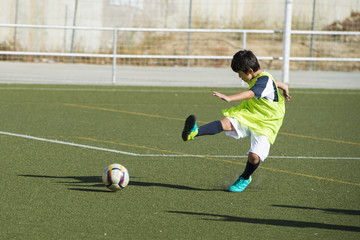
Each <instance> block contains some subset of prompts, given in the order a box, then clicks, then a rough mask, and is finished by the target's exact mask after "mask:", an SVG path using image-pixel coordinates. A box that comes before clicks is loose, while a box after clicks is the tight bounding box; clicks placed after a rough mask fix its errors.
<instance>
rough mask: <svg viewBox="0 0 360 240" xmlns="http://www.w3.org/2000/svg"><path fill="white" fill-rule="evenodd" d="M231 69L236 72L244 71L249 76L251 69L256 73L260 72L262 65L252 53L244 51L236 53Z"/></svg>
mask: <svg viewBox="0 0 360 240" xmlns="http://www.w3.org/2000/svg"><path fill="white" fill-rule="evenodd" d="M231 68H232V70H233V71H234V72H239V71H242V72H244V73H246V74H247V73H249V70H250V68H251V69H252V70H253V71H254V72H256V71H257V70H259V69H260V64H259V62H258V60H257V58H256V56H255V54H254V53H253V52H252V51H249V50H245V49H244V50H241V51H238V52H237V53H235V55H234V57H233V59H232V61H231Z"/></svg>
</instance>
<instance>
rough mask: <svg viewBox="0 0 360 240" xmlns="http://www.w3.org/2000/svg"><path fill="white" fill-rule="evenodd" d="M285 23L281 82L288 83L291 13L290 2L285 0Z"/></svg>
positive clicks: (290, 0)
mask: <svg viewBox="0 0 360 240" xmlns="http://www.w3.org/2000/svg"><path fill="white" fill-rule="evenodd" d="M285 1H286V5H285V21H284V33H283V34H284V35H283V62H282V82H284V83H287V82H289V68H290V44H291V12H292V6H291V4H292V1H293V0H285Z"/></svg>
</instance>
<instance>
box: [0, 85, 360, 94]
mask: <svg viewBox="0 0 360 240" xmlns="http://www.w3.org/2000/svg"><path fill="white" fill-rule="evenodd" d="M207 88H215V87H207ZM239 88H240V86H239ZM0 90H13V91H16V90H17V91H19V90H31V91H65V92H76V91H78V92H163V93H167V92H168V93H179V92H185V93H208V92H211V91H210V90H206V89H188V90H180V89H119V88H115V89H114V88H109V89H106V88H50V87H49V88H41V87H29V88H26V87H0ZM234 91H235V88H234V90H225V91H222V92H234ZM292 94H337V95H359V94H360V93H359V91H353V92H352V91H351V90H350V91H296V90H293V91H292Z"/></svg>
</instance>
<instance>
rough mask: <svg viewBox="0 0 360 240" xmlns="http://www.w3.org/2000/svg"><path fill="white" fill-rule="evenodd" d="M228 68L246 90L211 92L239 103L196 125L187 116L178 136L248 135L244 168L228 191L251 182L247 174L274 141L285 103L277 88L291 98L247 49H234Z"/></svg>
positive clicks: (284, 87) (193, 117)
mask: <svg viewBox="0 0 360 240" xmlns="http://www.w3.org/2000/svg"><path fill="white" fill-rule="evenodd" d="M231 68H232V70H233V71H234V72H236V73H238V74H239V77H240V78H241V79H242V80H243V81H244V82H246V83H248V84H249V90H247V91H244V92H241V93H238V94H235V95H231V96H227V95H224V94H222V93H219V92H215V91H214V92H213V96H216V97H218V98H220V99H222V100H224V101H226V102H232V101H242V102H241V104H240V105H239V106H238V107H232V108H229V109H224V110H223V111H222V113H223V115H224V116H225V118H224V119H222V120H220V121H214V122H211V123H208V124H205V125H203V126H200V127H198V126H197V124H196V118H195V116H194V115H190V116H189V117H188V118H187V119H186V121H185V126H184V130H183V132H182V138H183V140H184V141H189V140H193V139H194V138H195V137H199V136H203V135H213V134H217V133H220V132H222V131H225V133H226V135H227V136H231V137H234V138H235V139H239V138H245V137H248V136H250V137H251V147H250V149H249V151H248V152H247V155H248V161H247V164H246V167H245V170H244V172H243V173H242V174H241V175H240V177H239V178H238V179H237V180H236V181H235V182H234V184H233V185H232V186H231V187H230V188H229V191H230V192H242V191H244V189H245V188H246V187H247V186H248V185H249V183H250V182H251V174H252V173H253V172H254V171H255V170H256V169H257V167H258V166H259V164H260V161H264V160H265V158H266V157H267V156H268V154H269V150H270V144H273V143H274V141H275V138H276V135H277V133H278V131H279V129H280V127H281V124H282V121H283V118H284V114H285V103H284V98H283V97H282V96H281V95H280V94H279V90H278V88H280V89H281V90H283V95H284V97H285V99H286V100H290V98H291V97H290V95H289V87H288V85H286V84H284V83H282V82H279V81H275V80H274V79H273V77H272V76H271V75H270V74H269V73H267V72H263V71H262V70H261V69H260V65H259V62H258V60H257V58H256V56H255V55H254V54H253V52H251V51H248V50H242V51H239V52H237V53H236V54H235V55H234V57H233V59H232V61H231Z"/></svg>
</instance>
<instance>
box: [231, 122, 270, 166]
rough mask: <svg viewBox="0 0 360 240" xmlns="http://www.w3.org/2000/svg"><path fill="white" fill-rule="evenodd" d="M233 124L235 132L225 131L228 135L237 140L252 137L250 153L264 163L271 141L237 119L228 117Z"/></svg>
mask: <svg viewBox="0 0 360 240" xmlns="http://www.w3.org/2000/svg"><path fill="white" fill-rule="evenodd" d="M227 119H229V120H230V122H231V124H232V125H233V126H234V128H235V131H225V133H226V135H227V136H229V137H233V138H235V139H240V138H245V137H249V136H251V146H250V149H249V151H248V152H247V153H246V155H248V154H249V152H252V153H255V154H256V155H258V156H259V157H260V160H261V161H264V160H265V159H266V158H267V156H268V155H269V151H270V142H269V139H268V138H267V137H266V136H264V135H260V134H257V133H255V132H253V131H252V130H251V129H250V128H249V127H247V126H244V125H241V124H239V122H238V120H236V119H235V118H230V117H228V118H227Z"/></svg>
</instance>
